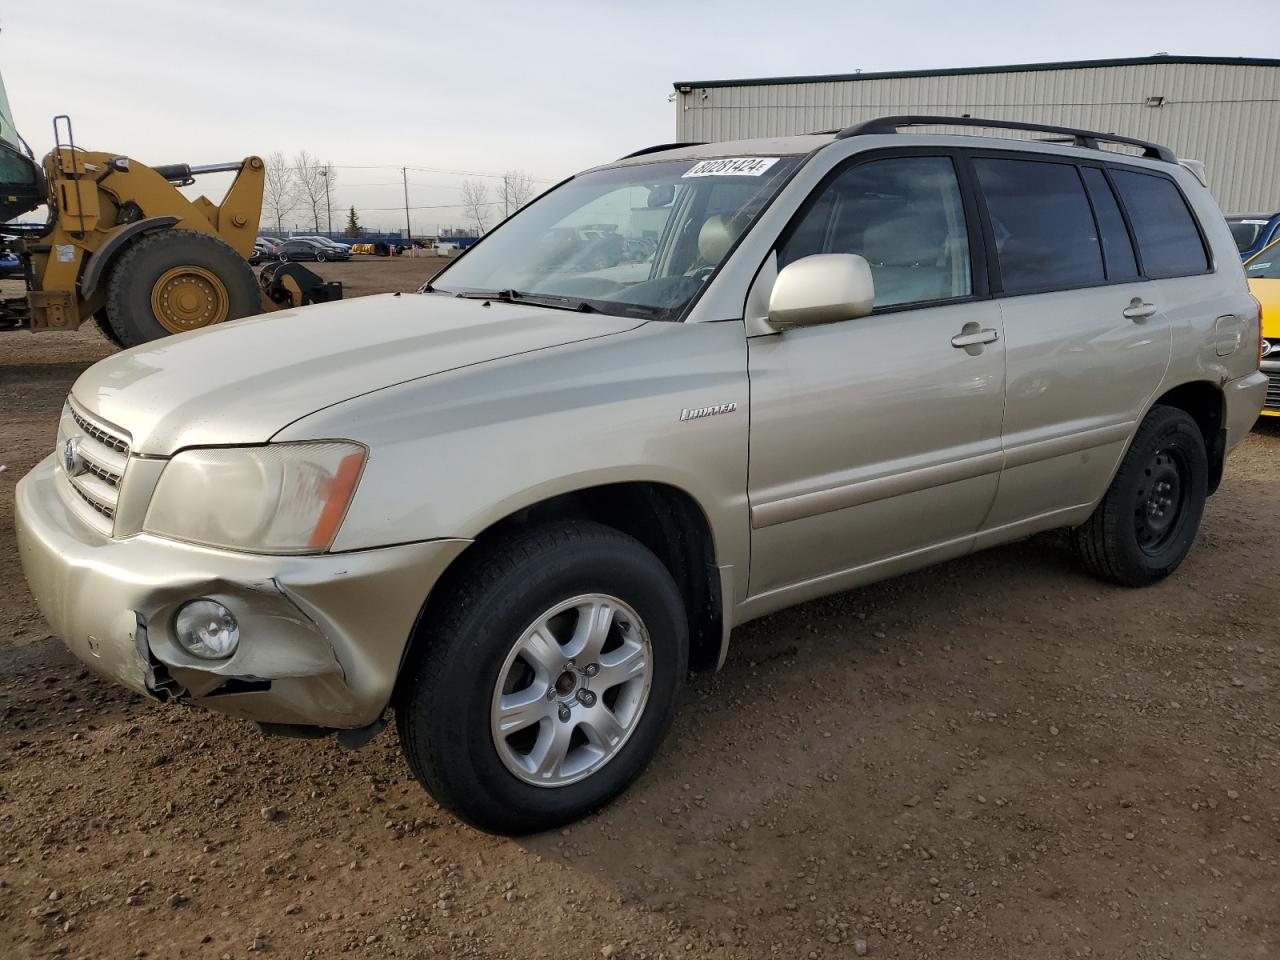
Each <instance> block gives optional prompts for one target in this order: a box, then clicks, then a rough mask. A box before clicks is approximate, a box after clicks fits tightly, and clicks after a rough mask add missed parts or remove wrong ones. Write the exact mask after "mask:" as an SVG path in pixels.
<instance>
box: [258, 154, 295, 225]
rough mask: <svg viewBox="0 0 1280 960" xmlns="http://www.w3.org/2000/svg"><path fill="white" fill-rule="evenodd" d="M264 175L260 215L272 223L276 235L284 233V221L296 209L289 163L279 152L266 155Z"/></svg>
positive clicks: (293, 184) (292, 177)
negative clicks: (274, 226)
mask: <svg viewBox="0 0 1280 960" xmlns="http://www.w3.org/2000/svg"><path fill="white" fill-rule="evenodd" d="M266 165H267V170H266V175H265V177H264V179H263V183H262V213H263V216H264V217H265V218H266V220H267V221H268V222H269V223H270V222H274V223H275V225H276V233H283V232H284V221H285V219H286V218H288V217H289V216H290V215H292V213H293V211H294V210H296V209H297V208H298V185H297V183H295V182H294V176H293V171H292V170H291V169H290V168H289V161H287V160H286V159H285V158H284V154H283V153H281V152H280V151H279V150H277V151H275V152H274V153H272V154H268V156H267V159H266Z"/></svg>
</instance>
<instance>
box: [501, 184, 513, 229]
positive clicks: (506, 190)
mask: <svg viewBox="0 0 1280 960" xmlns="http://www.w3.org/2000/svg"><path fill="white" fill-rule="evenodd" d="M508 180H509V178H508V177H507V175H506V174H505V173H504V174H503V175H502V219H503V220H505V219H507V217H509V216H510V215H511V211H510V210H508V209H507V198H508V197H510V196H511V187H510V184H509V182H508Z"/></svg>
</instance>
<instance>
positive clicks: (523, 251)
mask: <svg viewBox="0 0 1280 960" xmlns="http://www.w3.org/2000/svg"><path fill="white" fill-rule="evenodd" d="M799 162H800V158H799V157H795V156H783V157H730V158H719V159H711V160H701V161H699V160H667V161H658V162H655V163H640V164H629V165H626V166H621V167H612V168H608V169H605V170H597V171H595V172H592V173H587V174H583V175H582V176H579V177H575V178H574V179H573V180H570V181H569V182H568V183H566V184H564V185H563V186H561V187H558V188H557V189H555V190H553V191H551V192H550V193H548V194H546V195H544V196H543V197H541V198H539V199H538V200H536V201H534V202H533V203H532V204H530V205H529V206H527V207H525V208H524V209H523V210H521V211H520V212H519V213H517V214H516V215H515V216H514V217H512V218H511V219H510V220H508V221H506V222H505V223H503V224H502V225H501V226H500V227H498V228H497V229H496V230H495V231H494V232H493V233H492V234H490V235H489V236H487V237H485V239H484V242H483V243H481V244H480V245H479V246H477V247H476V248H475V249H474V250H472V251H470V252H469V253H468V254H467V255H466V256H465V257H464V258H462V259H461V260H459V261H458V262H457V263H456V264H454V265H453V266H451V267H449V268H447V269H446V270H445V271H444V272H443V273H442V274H440V276H439V277H438V278H437V279H436V280H433V281H432V282H431V283H430V284H429V285H428V286H427V287H425V288H424V289H425V290H428V292H436V293H445V294H454V295H458V296H485V295H492V296H497V297H500V298H502V299H511V300H515V301H518V302H526V301H527V302H531V303H540V304H543V305H546V306H558V307H564V308H568V309H579V310H597V311H600V312H602V313H611V314H617V315H623V316H631V315H634V316H643V317H651V318H655V319H675V318H677V317H678V316H679V315H680V314H681V312H682V311H683V310H684V308H685V307H686V306H688V304H689V303H690V302H691V301H692V300H693V298H694V297H695V296H696V295H697V294H698V292H699V291H700V290H701V289H702V288H703V286H704V285H705V284H706V282H707V280H708V279H710V277H711V275H712V274H713V273H714V272H715V270H716V268H717V267H718V266H719V265H720V263H721V261H723V260H724V258H725V257H726V256H727V255H728V253H729V251H730V249H732V247H733V245H734V243H735V242H736V241H737V239H738V238H739V237H740V236H742V234H744V233H745V232H746V231H747V229H748V228H749V227H750V226H751V224H752V223H753V222H754V221H755V219H756V217H757V216H759V214H760V212H761V211H762V210H763V209H764V207H765V205H766V204H767V203H768V202H769V201H770V200H771V199H772V198H773V196H774V195H775V194H776V193H777V192H778V190H779V189H780V188H781V186H782V184H783V183H784V182H785V181H786V178H787V175H788V174H789V173H790V172H791V171H792V170H794V169H795V168H796V166H797V165H798V164H799Z"/></svg>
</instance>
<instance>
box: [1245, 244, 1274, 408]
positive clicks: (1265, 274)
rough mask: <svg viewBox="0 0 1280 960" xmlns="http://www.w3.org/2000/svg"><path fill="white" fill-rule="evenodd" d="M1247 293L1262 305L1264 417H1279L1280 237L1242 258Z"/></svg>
mask: <svg viewBox="0 0 1280 960" xmlns="http://www.w3.org/2000/svg"><path fill="white" fill-rule="evenodd" d="M1244 275H1245V276H1246V277H1247V278H1248V280H1249V292H1250V293H1252V294H1253V295H1254V296H1255V297H1256V298H1257V300H1258V303H1260V304H1261V305H1262V360H1261V364H1260V365H1261V367H1262V372H1263V373H1265V374H1266V375H1267V378H1268V382H1267V399H1266V401H1265V403H1264V404H1263V407H1262V415H1263V416H1264V417H1280V239H1276V240H1273V241H1271V243H1270V244H1269V245H1268V246H1266V247H1264V248H1263V249H1261V250H1259V251H1258V252H1257V253H1255V254H1254V255H1253V256H1252V257H1250V258H1249V259H1248V260H1246V261H1245V264H1244Z"/></svg>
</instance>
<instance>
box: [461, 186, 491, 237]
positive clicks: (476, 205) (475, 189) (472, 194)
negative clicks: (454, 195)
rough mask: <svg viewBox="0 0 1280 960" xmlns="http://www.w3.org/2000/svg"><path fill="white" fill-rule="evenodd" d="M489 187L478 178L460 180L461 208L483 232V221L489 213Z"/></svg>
mask: <svg viewBox="0 0 1280 960" xmlns="http://www.w3.org/2000/svg"><path fill="white" fill-rule="evenodd" d="M488 208H489V187H488V186H487V185H486V184H484V183H481V182H480V181H479V180H463V181H462V209H463V210H464V211H465V212H466V214H467V216H469V217H470V218H471V219H472V220H473V221H474V222H475V225H476V227H477V229H479V231H480V232H481V233H484V221H485V218H486V217H487V216H488V215H489V209H488Z"/></svg>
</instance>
